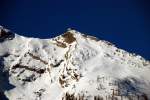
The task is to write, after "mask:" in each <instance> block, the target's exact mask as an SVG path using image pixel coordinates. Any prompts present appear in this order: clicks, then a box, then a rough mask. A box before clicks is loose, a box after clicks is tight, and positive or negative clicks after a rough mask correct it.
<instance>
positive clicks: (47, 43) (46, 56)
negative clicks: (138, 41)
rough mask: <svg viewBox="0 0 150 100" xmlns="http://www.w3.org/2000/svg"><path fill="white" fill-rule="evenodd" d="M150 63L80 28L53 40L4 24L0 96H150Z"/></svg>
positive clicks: (25, 99)
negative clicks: (21, 31)
mask: <svg viewBox="0 0 150 100" xmlns="http://www.w3.org/2000/svg"><path fill="white" fill-rule="evenodd" d="M149 75H150V62H149V61H147V60H145V59H144V58H143V57H141V56H139V55H135V54H131V53H128V52H126V51H124V50H122V49H118V48H117V47H115V46H114V45H113V44H111V43H109V42H107V41H104V40H98V39H97V38H95V37H92V36H88V35H85V34H82V33H80V32H77V31H75V30H68V31H67V32H65V33H64V34H62V35H60V36H57V37H55V38H52V39H39V38H29V37H23V36H20V35H17V34H15V33H13V32H11V31H9V30H7V29H4V28H3V27H0V100H150V76H149Z"/></svg>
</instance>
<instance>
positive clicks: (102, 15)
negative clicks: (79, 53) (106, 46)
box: [0, 0, 150, 60]
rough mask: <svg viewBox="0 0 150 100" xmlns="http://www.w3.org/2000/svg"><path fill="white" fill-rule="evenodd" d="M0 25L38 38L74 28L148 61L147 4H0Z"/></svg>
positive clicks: (103, 0)
mask: <svg viewBox="0 0 150 100" xmlns="http://www.w3.org/2000/svg"><path fill="white" fill-rule="evenodd" d="M0 25H2V26H5V27H6V28H8V29H11V30H12V31H14V32H16V33H18V34H20V35H24V36H32V37H39V38H51V37H54V36H57V35H58V34H61V33H63V32H65V31H66V29H67V28H74V29H76V30H78V31H80V32H83V33H88V34H89V35H93V36H96V37H98V38H99V39H104V40H108V41H110V42H112V43H114V44H116V45H117V46H118V47H120V48H122V49H125V50H127V51H129V52H135V53H136V54H140V55H141V56H143V57H145V58H146V59H148V60H150V46H149V45H150V1H149V0H1V1H0Z"/></svg>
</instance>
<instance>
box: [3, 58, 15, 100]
mask: <svg viewBox="0 0 150 100" xmlns="http://www.w3.org/2000/svg"><path fill="white" fill-rule="evenodd" d="M3 62H4V59H3V57H1V56H0V100H8V98H7V97H6V96H5V94H4V92H5V91H8V90H11V89H13V88H15V86H13V85H12V84H10V83H9V73H8V71H5V70H4V63H3Z"/></svg>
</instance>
